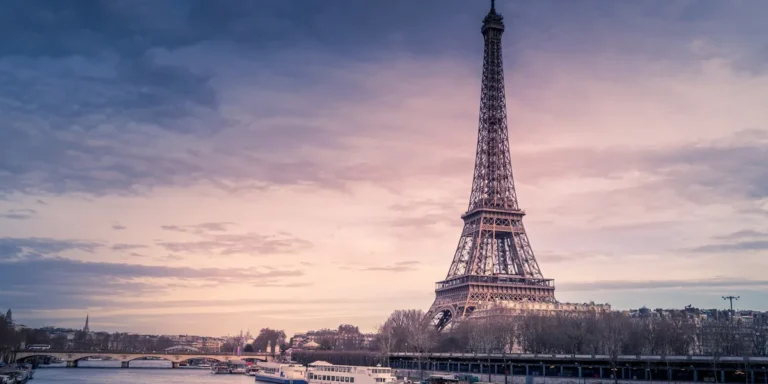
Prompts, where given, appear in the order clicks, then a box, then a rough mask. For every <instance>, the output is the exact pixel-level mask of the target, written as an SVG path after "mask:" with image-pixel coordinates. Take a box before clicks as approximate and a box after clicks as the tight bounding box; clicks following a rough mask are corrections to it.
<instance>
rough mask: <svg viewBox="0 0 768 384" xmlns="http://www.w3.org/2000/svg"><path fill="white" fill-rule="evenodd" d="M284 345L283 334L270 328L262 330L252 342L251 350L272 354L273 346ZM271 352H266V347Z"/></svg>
mask: <svg viewBox="0 0 768 384" xmlns="http://www.w3.org/2000/svg"><path fill="white" fill-rule="evenodd" d="M283 344H285V332H284V331H282V330H276V329H271V328H262V329H261V331H259V335H258V336H256V338H255V339H254V340H253V349H254V350H256V351H265V352H270V353H274V352H275V346H277V345H283ZM268 346H271V350H270V351H267V347H268Z"/></svg>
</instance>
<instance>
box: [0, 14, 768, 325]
mask: <svg viewBox="0 0 768 384" xmlns="http://www.w3.org/2000/svg"><path fill="white" fill-rule="evenodd" d="M488 8H489V4H488V2H486V1H480V0H472V1H470V0H461V1H460V0H422V1H410V0H388V1H365V2H363V1H358V2H352V1H342V0H327V1H309V0H263V1H249V0H232V1H226V2H211V1H203V0H179V1H175V0H146V1H140V0H130V1H128V0H125V1H121V0H109V1H106V0H105V1H90V0H89V1H81V0H60V1H54V0H50V1H42V0H37V1H30V0H13V1H6V2H3V4H2V5H0V34H2V35H3V36H4V38H3V39H0V308H5V307H10V308H12V309H13V313H14V319H15V320H17V321H18V322H22V323H24V324H26V325H29V326H45V325H58V326H71V327H82V325H83V323H84V319H85V316H86V313H89V314H90V326H91V329H92V330H97V331H109V332H112V331H130V332H143V333H190V334H201V335H226V334H235V333H238V332H239V331H240V329H250V330H252V331H253V330H258V329H260V328H263V327H272V328H280V329H284V330H286V332H287V333H288V334H292V333H294V332H299V331H304V330H308V329H317V328H324V327H331V328H333V327H336V326H338V325H339V324H340V323H351V324H355V325H358V326H360V327H361V329H362V330H365V331H371V330H373V329H374V328H375V326H376V325H377V324H379V323H381V322H383V321H384V320H385V319H386V317H387V316H388V315H389V313H390V312H391V311H393V310H396V309H410V308H418V309H424V310H426V309H428V308H429V306H430V304H431V303H432V300H433V299H434V283H435V282H436V281H439V280H441V279H443V278H444V277H445V275H446V273H447V271H448V267H449V265H450V262H451V260H452V257H453V253H454V250H455V247H456V245H457V241H458V237H459V234H460V231H461V228H462V225H463V223H462V221H461V218H460V216H461V214H462V213H463V212H464V211H465V210H466V208H467V203H468V198H469V192H470V187H471V178H472V171H473V161H474V150H475V145H476V140H477V120H478V107H479V91H480V83H479V82H480V74H481V70H482V49H483V47H482V36H481V33H480V27H481V25H482V18H483V17H484V16H485V14H486V13H487V11H488ZM497 10H498V11H499V12H500V13H501V14H502V15H503V16H504V17H505V23H506V31H505V34H504V38H503V50H504V69H505V77H506V94H507V108H508V116H509V117H508V121H509V127H510V148H511V158H512V163H513V168H514V172H515V180H516V186H517V192H518V199H519V202H520V205H521V207H522V208H523V209H525V211H526V212H527V216H526V217H525V224H526V228H527V231H528V234H529V238H530V240H531V244H532V246H533V249H534V252H535V254H536V257H537V259H538V261H539V265H540V266H541V269H542V272H543V273H544V275H545V276H546V277H549V278H553V279H555V282H556V287H557V288H556V289H557V290H556V297H557V298H558V300H560V301H568V302H589V301H594V302H597V303H606V302H607V303H610V304H611V305H612V306H613V307H614V308H617V309H628V308H638V307H641V306H644V305H645V306H648V307H653V308H656V307H665V308H682V307H683V306H685V305H688V304H691V305H693V306H696V307H705V308H725V307H726V306H727V302H726V301H723V300H722V299H721V296H724V295H738V296H740V297H741V298H740V300H738V301H736V302H734V306H735V307H736V308H753V309H763V310H765V309H768V296H767V295H765V294H764V292H765V290H766V288H768V279H766V275H765V271H766V270H768V258H767V257H766V256H768V166H766V165H767V164H768V126H766V122H767V121H768V108H765V106H764V104H765V100H767V99H768V44H766V42H765V38H764V37H765V36H766V35H767V34H768V24H766V23H765V22H764V21H765V20H764V16H763V15H765V13H766V12H768V3H766V2H765V1H762V0H751V1H750V0H730V1H721V0H690V1H689V0H652V1H643V2H616V1H609V0H583V1H579V2H571V1H564V0H514V1H513V0H509V1H505V0H498V1H497Z"/></svg>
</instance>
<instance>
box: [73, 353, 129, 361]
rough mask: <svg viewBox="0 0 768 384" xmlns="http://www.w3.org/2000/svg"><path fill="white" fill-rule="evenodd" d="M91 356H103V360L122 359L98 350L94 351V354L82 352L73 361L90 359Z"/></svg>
mask: <svg viewBox="0 0 768 384" xmlns="http://www.w3.org/2000/svg"><path fill="white" fill-rule="evenodd" d="M91 357H101V358H102V360H106V361H120V359H118V358H115V356H110V354H106V353H98V352H96V353H94V354H92V355H90V354H82V355H81V356H78V357H76V358H73V359H72V361H82V360H85V359H89V358H91Z"/></svg>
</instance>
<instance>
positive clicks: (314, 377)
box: [307, 361, 397, 384]
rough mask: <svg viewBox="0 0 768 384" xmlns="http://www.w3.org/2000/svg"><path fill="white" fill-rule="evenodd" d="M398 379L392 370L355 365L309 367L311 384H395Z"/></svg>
mask: <svg viewBox="0 0 768 384" xmlns="http://www.w3.org/2000/svg"><path fill="white" fill-rule="evenodd" d="M396 379H397V378H396V377H395V375H394V372H392V368H384V367H382V366H380V365H379V366H376V367H357V366H354V365H333V364H331V363H328V362H325V361H315V362H314V363H312V364H309V365H308V366H307V381H308V382H309V384H338V383H354V384H381V383H395V382H396V381H397V380H396Z"/></svg>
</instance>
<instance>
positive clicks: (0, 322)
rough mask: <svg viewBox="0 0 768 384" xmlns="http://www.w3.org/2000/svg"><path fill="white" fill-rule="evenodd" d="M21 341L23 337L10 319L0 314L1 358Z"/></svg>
mask: <svg viewBox="0 0 768 384" xmlns="http://www.w3.org/2000/svg"><path fill="white" fill-rule="evenodd" d="M19 343H21V337H20V335H19V333H18V332H16V330H15V329H14V328H13V325H12V324H11V322H10V321H8V319H7V318H6V317H5V316H3V315H0V360H1V359H2V358H3V357H4V355H5V354H7V353H8V352H10V351H11V350H13V349H14V348H16V347H17V346H18V345H19Z"/></svg>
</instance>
